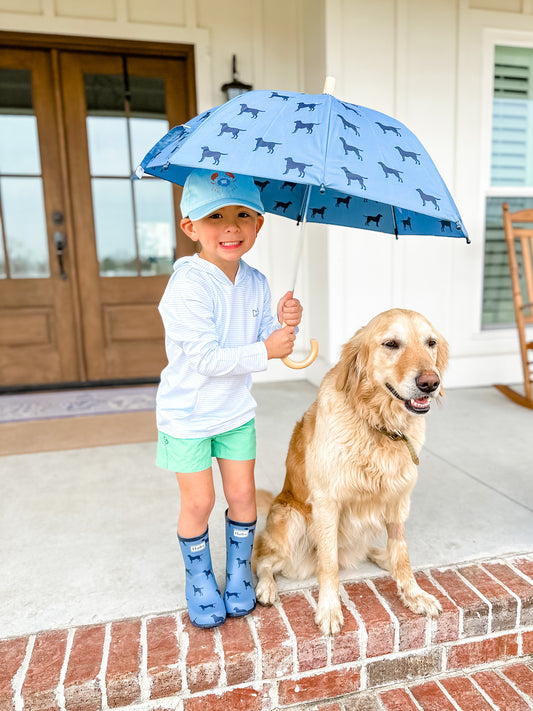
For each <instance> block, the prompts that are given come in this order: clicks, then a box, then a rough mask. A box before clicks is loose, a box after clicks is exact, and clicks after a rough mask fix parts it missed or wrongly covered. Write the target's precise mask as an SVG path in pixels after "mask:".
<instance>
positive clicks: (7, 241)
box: [0, 68, 50, 279]
mask: <svg viewBox="0 0 533 711" xmlns="http://www.w3.org/2000/svg"><path fill="white" fill-rule="evenodd" d="M40 173H41V161H40V155H39V139H38V134H37V121H36V118H35V115H34V111H33V103H32V88H31V72H30V71H28V70H25V69H6V68H0V216H1V219H2V224H1V225H0V239H1V244H0V277H1V278H21V279H28V278H42V277H48V276H50V265H49V258H48V244H47V233H46V221H45V212H44V199H43V186H42V179H41V174H40Z"/></svg>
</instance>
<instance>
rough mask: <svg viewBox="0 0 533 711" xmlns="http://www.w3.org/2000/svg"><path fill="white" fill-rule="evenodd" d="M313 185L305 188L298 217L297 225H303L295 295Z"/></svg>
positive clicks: (300, 236)
mask: <svg viewBox="0 0 533 711" xmlns="http://www.w3.org/2000/svg"><path fill="white" fill-rule="evenodd" d="M311 187H312V186H311V185H309V184H307V185H306V186H305V192H304V198H303V200H302V204H301V207H300V214H299V215H298V222H297V223H296V224H297V225H298V224H300V221H301V223H302V226H301V227H300V234H299V236H298V247H297V251H296V262H295V264H294V275H293V278H292V293H293V294H294V288H295V287H296V279H297V277H298V268H299V266H300V259H301V256H302V250H303V244H304V232H305V226H306V224H307V211H308V210H309V201H310V199H311Z"/></svg>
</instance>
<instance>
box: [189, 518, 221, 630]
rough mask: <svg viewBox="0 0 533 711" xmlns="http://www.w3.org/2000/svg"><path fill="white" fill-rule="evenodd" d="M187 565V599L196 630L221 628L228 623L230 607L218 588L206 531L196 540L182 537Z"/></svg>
mask: <svg viewBox="0 0 533 711" xmlns="http://www.w3.org/2000/svg"><path fill="white" fill-rule="evenodd" d="M178 539H179V542H180V548H181V553H182V555H183V562H184V563H185V597H186V599H187V607H188V609H189V618H190V620H191V623H192V624H193V625H194V626H195V627H218V625H221V624H222V623H223V622H225V620H226V608H225V606H224V601H223V599H222V595H221V594H220V590H219V589H218V585H217V582H216V580H215V575H214V573H213V566H212V565H211V553H210V551H209V535H208V531H207V530H206V531H205V533H202V535H201V536H196V537H195V538H182V537H181V536H180V535H179V534H178Z"/></svg>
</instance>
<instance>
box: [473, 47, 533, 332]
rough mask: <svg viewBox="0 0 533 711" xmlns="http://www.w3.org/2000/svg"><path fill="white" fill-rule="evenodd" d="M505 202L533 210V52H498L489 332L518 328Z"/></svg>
mask: <svg viewBox="0 0 533 711" xmlns="http://www.w3.org/2000/svg"><path fill="white" fill-rule="evenodd" d="M502 202H508V203H509V209H510V210H511V211H512V212H514V211H516V210H525V209H531V208H533V48H529V47H503V46H497V47H495V52H494V95H493V102H492V155H491V173H490V187H489V189H488V190H487V195H486V225H485V264H484V279H483V316H482V325H483V327H484V328H490V327H495V326H508V325H510V324H513V323H514V310H513V297H512V291H511V277H510V274H509V264H508V261H507V248H506V245H505V237H504V233H503V220H502Z"/></svg>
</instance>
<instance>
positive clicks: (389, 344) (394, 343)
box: [383, 339, 400, 350]
mask: <svg viewBox="0 0 533 711" xmlns="http://www.w3.org/2000/svg"><path fill="white" fill-rule="evenodd" d="M383 345H384V346H385V348H390V349H391V350H395V349H396V348H399V347H400V346H399V344H398V342H397V341H393V340H392V339H391V340H390V341H385V343H384V344H383Z"/></svg>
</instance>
